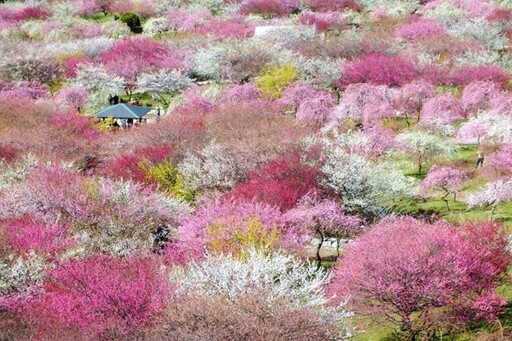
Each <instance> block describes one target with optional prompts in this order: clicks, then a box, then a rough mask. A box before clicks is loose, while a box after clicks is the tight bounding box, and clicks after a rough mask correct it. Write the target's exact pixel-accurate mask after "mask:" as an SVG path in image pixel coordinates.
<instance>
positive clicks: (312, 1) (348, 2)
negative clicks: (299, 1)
mask: <svg viewBox="0 0 512 341" xmlns="http://www.w3.org/2000/svg"><path fill="white" fill-rule="evenodd" d="M304 4H305V5H306V6H307V7H309V8H311V9H312V10H313V11H315V12H330V11H343V10H347V9H351V10H355V11H359V10H360V9H361V5H359V4H358V3H357V1H355V0H305V1H304Z"/></svg>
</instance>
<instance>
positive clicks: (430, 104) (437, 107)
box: [420, 93, 466, 127]
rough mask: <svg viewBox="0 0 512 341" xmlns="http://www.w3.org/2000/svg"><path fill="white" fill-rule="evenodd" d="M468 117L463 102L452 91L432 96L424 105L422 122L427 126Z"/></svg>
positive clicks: (444, 123)
mask: <svg viewBox="0 0 512 341" xmlns="http://www.w3.org/2000/svg"><path fill="white" fill-rule="evenodd" d="M465 117H466V115H465V112H464V109H463V107H462V103H461V101H460V100H458V99H457V98H455V96H453V95H452V94H451V93H450V94H447V95H441V96H438V97H434V98H431V99H430V100H428V101H427V102H425V104H424V105H423V108H422V110H421V120H420V124H421V125H422V126H426V127H434V126H435V125H439V124H440V125H447V124H452V123H454V122H456V121H458V120H461V119H464V118H465Z"/></svg>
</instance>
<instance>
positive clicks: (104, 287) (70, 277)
mask: <svg viewBox="0 0 512 341" xmlns="http://www.w3.org/2000/svg"><path fill="white" fill-rule="evenodd" d="M42 288H43V293H42V294H41V296H37V297H35V298H34V299H32V300H29V301H28V303H27V304H25V305H22V306H21V307H19V310H21V311H22V316H23V317H24V318H26V319H27V321H30V325H31V328H33V329H35V330H36V332H38V333H39V335H46V336H47V337H50V338H52V337H55V336H57V335H59V331H60V332H62V331H66V330H73V329H75V330H76V329H79V330H80V334H81V335H84V336H86V335H89V336H90V337H92V338H114V339H118V338H123V337H125V336H127V335H128V334H130V333H132V332H134V331H136V330H137V328H139V327H142V326H144V325H147V324H148V323H150V322H151V319H152V317H153V315H154V314H155V313H157V312H158V311H159V310H161V309H162V308H164V306H165V302H166V299H167V297H168V294H169V286H168V284H167V280H166V278H165V276H164V273H162V270H161V267H160V266H159V263H158V262H157V261H156V260H154V259H152V258H149V257H148V258H133V257H128V258H124V259H117V258H113V257H110V256H106V255H101V254H100V255H93V256H88V257H86V258H83V259H72V260H67V261H64V262H62V263H60V264H59V265H58V266H57V267H56V268H55V269H54V270H51V271H49V273H48V274H47V278H46V280H45V281H44V283H43V285H42Z"/></svg>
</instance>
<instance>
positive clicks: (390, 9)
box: [358, 0, 420, 16]
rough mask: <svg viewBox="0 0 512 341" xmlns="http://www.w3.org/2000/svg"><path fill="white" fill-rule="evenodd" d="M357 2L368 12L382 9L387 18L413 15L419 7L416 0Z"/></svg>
mask: <svg viewBox="0 0 512 341" xmlns="http://www.w3.org/2000/svg"><path fill="white" fill-rule="evenodd" d="M358 2H359V3H360V4H361V5H362V6H363V7H364V8H365V9H366V10H368V11H375V10H381V9H384V10H385V11H386V14H387V15H389V16H401V15H406V14H409V13H413V12H414V11H416V10H417V9H418V8H419V6H420V1H418V0H359V1H358Z"/></svg>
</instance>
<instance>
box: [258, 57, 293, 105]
mask: <svg viewBox="0 0 512 341" xmlns="http://www.w3.org/2000/svg"><path fill="white" fill-rule="evenodd" d="M298 77H299V71H298V70H297V67H296V66H295V65H294V64H293V63H288V64H285V65H282V66H274V67H271V68H269V69H268V70H267V72H266V73H264V74H263V75H261V76H260V77H258V78H257V79H256V83H257V84H258V86H259V87H260V88H261V92H262V94H263V96H265V97H267V98H272V99H277V98H279V97H281V94H282V93H283V91H284V89H285V88H286V87H287V86H288V85H290V84H291V83H293V82H294V81H295V80H297V78H298Z"/></svg>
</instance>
